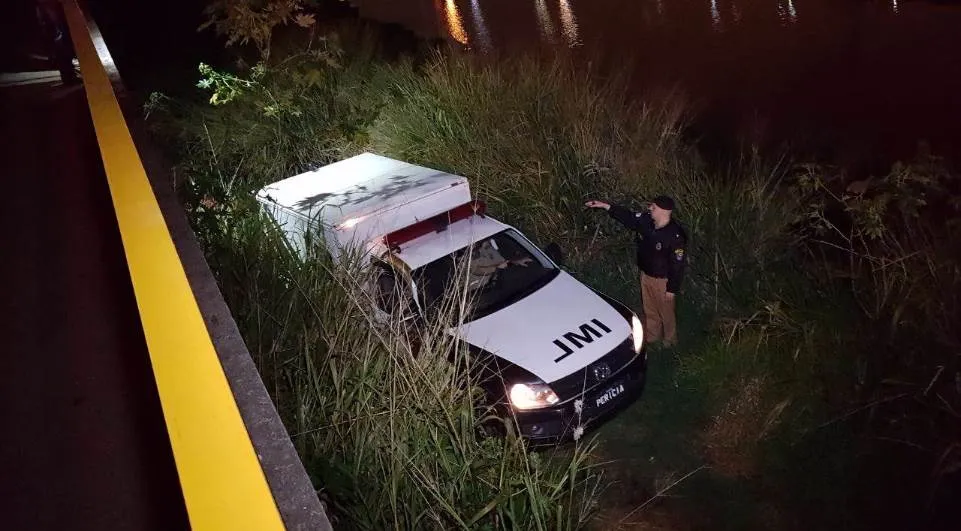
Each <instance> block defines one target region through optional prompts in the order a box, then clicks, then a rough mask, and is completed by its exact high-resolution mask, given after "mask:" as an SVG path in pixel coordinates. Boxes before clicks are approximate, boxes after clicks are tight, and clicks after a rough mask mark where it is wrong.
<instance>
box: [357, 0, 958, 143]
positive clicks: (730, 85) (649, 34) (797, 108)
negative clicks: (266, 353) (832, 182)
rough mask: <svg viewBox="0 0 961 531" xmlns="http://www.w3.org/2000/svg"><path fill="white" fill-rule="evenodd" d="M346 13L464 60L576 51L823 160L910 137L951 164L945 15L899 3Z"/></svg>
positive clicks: (627, 2)
mask: <svg viewBox="0 0 961 531" xmlns="http://www.w3.org/2000/svg"><path fill="white" fill-rule="evenodd" d="M349 1H350V2H352V3H353V4H355V5H357V6H358V7H359V8H360V14H361V16H363V17H367V18H372V19H375V20H380V21H384V22H393V23H399V24H402V25H404V26H406V27H408V28H411V29H413V30H414V31H416V32H417V33H419V34H421V35H422V36H426V37H442V38H445V39H447V40H449V41H450V42H452V43H459V45H461V46H463V47H466V48H467V49H468V50H470V51H471V52H474V53H487V52H497V53H498V54H504V55H512V54H516V53H526V52H531V51H533V52H536V53H546V54H548V55H553V54H561V53H568V51H569V48H574V50H573V55H574V56H575V57H580V58H583V57H584V56H585V55H586V54H589V55H593V56H595V57H598V58H599V59H598V60H599V61H601V62H604V61H606V62H609V63H611V66H614V67H618V66H620V65H623V66H625V67H626V68H627V69H629V70H633V71H636V72H639V74H638V75H636V76H635V78H634V79H632V84H633V85H635V86H636V88H639V89H646V88H648V87H660V86H677V87H678V88H679V89H681V90H682V91H683V92H684V93H685V94H688V95H690V96H691V98H692V99H695V100H697V101H698V102H705V103H704V106H705V108H709V110H710V111H711V112H714V115H712V116H711V118H710V119H711V120H714V121H715V122H721V121H725V120H726V121H727V122H730V123H732V124H734V125H732V126H731V127H732V129H737V130H740V129H738V128H740V127H741V124H740V122H739V120H741V121H743V120H750V117H751V116H760V118H759V120H763V121H764V123H763V124H762V125H763V126H764V128H767V131H770V132H771V134H772V135H774V136H776V135H777V133H778V131H777V130H778V129H779V130H781V131H785V133H784V134H785V135H787V136H796V133H795V131H797V130H799V129H801V128H804V129H805V130H813V131H815V132H816V133H814V134H815V135H816V136H817V137H818V138H817V141H818V142H822V140H821V137H823V143H824V144H825V145H830V146H832V149H833V146H835V145H838V144H841V143H855V144H856V143H859V142H861V143H863V144H864V147H861V146H860V145H859V146H855V149H859V150H863V151H865V152H866V151H869V150H872V149H874V148H873V147H871V146H873V145H874V144H879V143H881V142H882V141H883V142H887V141H888V140H889V139H892V138H894V139H897V140H898V141H899V142H901V141H902V140H903V142H901V143H900V144H899V145H905V144H910V145H909V146H908V148H906V149H913V145H914V144H915V142H916V140H917V139H913V140H912V139H911V138H910V136H911V135H915V134H917V135H919V136H924V137H928V140H932V143H933V144H937V143H938V142H940V143H941V144H942V145H945V143H947V144H946V145H948V146H949V147H952V148H953V147H955V146H956V147H957V148H958V150H957V151H958V152H959V153H961V120H957V119H951V117H952V116H959V115H961V98H957V96H956V95H957V94H961V72H959V71H958V69H957V64H956V63H955V62H954V61H955V59H954V58H956V57H958V56H959V55H961V40H959V39H957V29H956V28H957V27H961V9H957V8H949V7H944V6H937V5H934V4H933V3H929V2H922V1H914V2H905V1H901V0H873V1H871V2H867V1H865V0H349ZM640 73H642V74H640ZM699 104H700V103H699ZM727 122H725V123H727ZM768 124H769V125H768ZM902 130H903V131H907V132H906V133H900V132H899V131H902ZM828 133H830V134H831V135H832V136H830V137H828V136H827V134H828ZM928 133H930V134H928ZM899 135H900V136H899ZM902 137H903V138H902ZM932 137H933V138H932ZM939 139H940V140H939ZM945 139H947V140H945ZM952 139H954V140H952ZM886 145H887V144H886ZM891 145H893V144H891ZM843 149H846V148H845V147H844V146H838V147H837V150H838V151H841V150H843ZM898 149H900V147H898ZM942 151H943V150H942ZM892 156H894V155H892ZM898 156H901V155H898Z"/></svg>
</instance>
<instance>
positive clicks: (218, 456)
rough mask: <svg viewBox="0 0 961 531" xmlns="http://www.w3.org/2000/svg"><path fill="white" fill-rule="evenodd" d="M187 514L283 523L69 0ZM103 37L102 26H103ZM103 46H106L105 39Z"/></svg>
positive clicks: (274, 525) (215, 522) (205, 522)
mask: <svg viewBox="0 0 961 531" xmlns="http://www.w3.org/2000/svg"><path fill="white" fill-rule="evenodd" d="M63 6H64V13H65V15H66V18H67V23H68V26H69V28H70V34H71V37H72V39H73V42H74V46H75V48H76V53H77V58H78V59H79V61H80V72H81V75H82V76H83V84H84V89H85V90H86V93H87V101H88V103H89V105H90V115H91V117H92V118H93V124H94V129H95V131H96V134H97V141H98V143H99V145H100V154H101V157H102V159H103V166H104V169H105V170H106V174H107V181H108V183H109V185H110V195H111V198H112V200H113V206H114V209H115V211H116V215H117V223H118V224H119V226H120V235H121V237H122V240H123V247H124V253H125V255H126V258H127V265H128V267H129V270H130V278H131V280H132V282H133V289H134V294H135V296H136V300H137V306H138V308H139V310H140V319H141V322H142V324H143V330H144V335H145V336H146V339H147V348H148V350H149V352H150V361H151V364H152V366H153V372H154V377H155V379H156V383H157V391H158V393H159V395H160V402H161V405H162V407H163V415H164V420H165V421H166V424H167V432H168V433H169V435H170V444H171V447H172V448H173V455H174V461H175V462H176V466H177V473H178V475H179V477H180V484H181V487H182V489H183V496H184V501H185V503H186V507H187V514H188V516H189V518H190V524H191V527H192V528H193V529H196V530H210V529H217V530H221V529H225V530H231V531H234V530H242V529H252V530H257V531H269V530H274V529H283V523H282V521H281V517H280V513H279V511H278V509H277V506H276V503H275V501H274V498H273V495H272V494H271V491H270V488H269V487H268V484H267V480H266V477H265V476H264V472H263V470H262V468H261V466H260V462H259V461H258V459H257V455H256V453H255V451H254V448H253V444H252V443H251V440H250V436H249V435H248V433H247V430H246V427H245V426H244V423H243V420H242V418H241V416H240V411H239V410H238V408H237V404H236V402H235V400H234V397H233V394H232V393H231V390H230V387H229V385H228V383H227V378H226V376H225V375H224V371H223V368H222V367H221V364H220V360H219V358H218V357H217V353H216V351H215V350H214V346H213V342H212V341H211V338H210V335H209V333H208V331H207V327H206V325H205V324H204V321H203V318H202V316H201V313H200V309H199V307H198V306H197V301H196V299H195V297H194V295H193V292H192V291H191V288H190V285H189V283H188V281H187V275H186V273H185V271H184V268H183V264H182V263H181V262H180V258H179V256H178V254H177V250H176V248H175V246H174V243H173V240H172V239H171V236H170V232H169V231H168V230H167V225H166V223H165V222H164V217H163V214H162V213H161V210H160V206H159V204H158V203H157V199H156V197H155V196H154V193H153V190H152V189H151V186H150V182H149V181H148V180H147V175H146V172H145V171H144V168H143V163H142V162H141V160H140V157H139V155H138V153H137V149H136V147H135V146H134V142H133V139H132V137H131V135H130V131H129V129H128V128H127V124H126V121H125V120H124V117H123V113H122V112H121V109H120V104H119V102H118V101H117V97H116V94H115V93H114V91H113V87H112V86H111V84H110V79H109V77H108V75H107V72H106V70H105V69H104V60H105V59H106V60H109V56H107V57H101V56H100V55H99V54H98V50H97V48H96V47H95V45H94V36H93V35H92V34H91V31H90V29H89V27H88V25H87V22H86V18H85V17H84V14H83V12H82V11H81V10H80V8H79V6H78V5H77V2H76V0H63ZM97 38H99V36H97ZM101 51H102V53H104V54H107V52H106V50H105V48H101Z"/></svg>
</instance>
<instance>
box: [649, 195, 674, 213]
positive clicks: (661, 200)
mask: <svg viewBox="0 0 961 531" xmlns="http://www.w3.org/2000/svg"><path fill="white" fill-rule="evenodd" d="M653 202H654V204H655V205H657V206H659V207H661V208H663V209H664V210H674V200H673V199H671V198H670V197H669V196H666V195H659V196H657V197H655V198H654V201H653Z"/></svg>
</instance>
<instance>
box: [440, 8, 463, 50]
mask: <svg viewBox="0 0 961 531" xmlns="http://www.w3.org/2000/svg"><path fill="white" fill-rule="evenodd" d="M444 20H446V21H447V32H448V33H449V34H450V36H451V38H453V39H454V40H455V41H457V42H459V43H461V44H463V45H464V46H467V44H468V39H467V31H466V30H465V29H464V22H463V20H461V18H460V11H458V10H457V3H456V2H455V1H454V0H444Z"/></svg>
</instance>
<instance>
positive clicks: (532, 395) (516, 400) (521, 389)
mask: <svg viewBox="0 0 961 531" xmlns="http://www.w3.org/2000/svg"><path fill="white" fill-rule="evenodd" d="M510 399H511V404H512V405H513V406H514V407H515V408H517V409H539V408H542V407H548V406H553V405H554V404H556V403H558V402H560V399H559V398H558V397H557V394H556V393H554V390H553V389H551V386H549V385H547V384H546V383H526V384H523V383H519V384H514V385H512V386H511V392H510Z"/></svg>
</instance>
